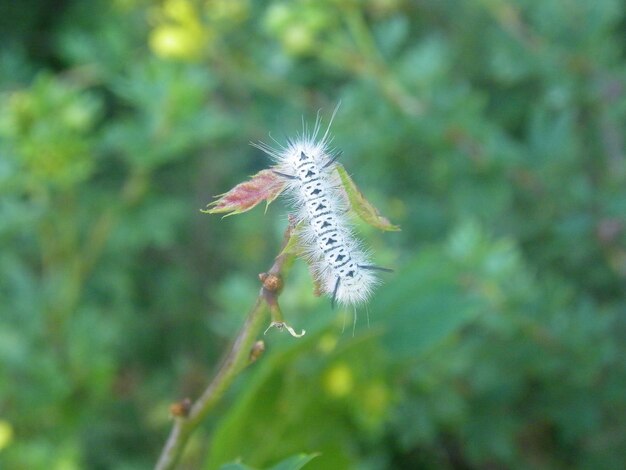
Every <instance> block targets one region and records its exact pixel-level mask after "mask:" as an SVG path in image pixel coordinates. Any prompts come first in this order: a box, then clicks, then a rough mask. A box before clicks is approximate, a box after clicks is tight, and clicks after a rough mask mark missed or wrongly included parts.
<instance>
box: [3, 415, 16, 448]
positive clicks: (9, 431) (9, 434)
mask: <svg viewBox="0 0 626 470" xmlns="http://www.w3.org/2000/svg"><path fill="white" fill-rule="evenodd" d="M12 440H13V426H11V423H9V422H8V421H5V420H0V451H1V450H2V449H4V448H5V447H7V446H8V445H9V444H11V441H12Z"/></svg>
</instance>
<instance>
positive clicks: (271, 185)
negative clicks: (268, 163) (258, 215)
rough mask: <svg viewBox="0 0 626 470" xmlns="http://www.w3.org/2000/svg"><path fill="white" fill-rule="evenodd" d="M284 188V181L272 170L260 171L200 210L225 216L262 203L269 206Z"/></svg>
mask: <svg viewBox="0 0 626 470" xmlns="http://www.w3.org/2000/svg"><path fill="white" fill-rule="evenodd" d="M284 188H285V180H284V178H281V177H280V176H279V175H277V174H276V173H274V172H273V171H272V170H262V171H259V172H258V173H257V174H256V175H254V176H253V177H252V178H250V179H249V180H248V181H246V182H244V183H240V184H238V185H237V186H235V187H234V188H233V189H231V190H230V191H228V192H227V193H224V194H221V195H220V196H218V198H219V199H217V200H216V201H213V202H212V203H210V204H208V205H207V209H205V210H203V209H201V212H204V213H206V214H223V213H226V215H225V216H224V217H226V216H229V215H235V214H241V213H242V212H246V211H249V210H250V209H252V208H253V207H254V206H256V205H257V204H259V203H260V202H262V201H267V204H268V205H269V204H270V203H271V202H272V201H273V200H274V199H276V198H277V197H278V195H279V194H280V193H281V192H282V191H283V189H284Z"/></svg>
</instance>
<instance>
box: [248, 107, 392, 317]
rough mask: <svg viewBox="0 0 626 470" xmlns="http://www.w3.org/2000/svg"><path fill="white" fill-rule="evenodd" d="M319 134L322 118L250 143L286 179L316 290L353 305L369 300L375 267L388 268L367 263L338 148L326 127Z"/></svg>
mask: <svg viewBox="0 0 626 470" xmlns="http://www.w3.org/2000/svg"><path fill="white" fill-rule="evenodd" d="M337 109H338V107H337V108H335V110H334V112H333V114H332V117H331V118H330V121H329V123H328V127H327V128H326V131H325V132H324V135H323V136H321V138H319V139H318V136H319V134H320V129H321V118H320V114H319V113H318V116H317V119H316V120H315V125H314V127H313V130H312V131H311V132H309V130H308V126H307V125H306V124H305V123H304V122H303V126H302V127H303V129H302V133H301V134H297V135H296V138H295V139H290V138H288V139H287V145H282V144H280V143H279V142H277V141H275V140H274V142H275V143H276V145H277V147H273V146H270V145H268V144H266V143H264V142H258V143H253V144H252V145H254V146H255V147H257V148H259V149H260V150H262V151H263V152H265V153H266V154H267V155H269V156H270V157H271V158H272V159H273V160H274V163H275V164H274V166H273V167H272V170H273V171H274V173H276V174H277V175H279V176H281V177H282V178H284V179H285V181H286V187H285V190H284V192H285V194H286V195H287V197H288V198H289V200H290V201H291V203H292V205H293V207H294V209H295V212H296V219H297V221H298V222H299V226H300V227H301V230H300V232H299V235H300V240H299V241H300V243H301V245H302V248H303V253H304V256H305V258H306V259H307V261H308V263H309V265H310V266H311V271H312V273H313V276H314V278H315V280H316V281H317V283H318V285H319V286H320V288H321V291H322V292H323V293H325V294H327V295H329V296H330V297H331V306H332V307H334V306H335V304H336V303H339V304H341V305H346V306H349V305H352V306H356V305H358V304H361V303H364V302H365V301H367V300H368V299H369V297H370V296H371V294H372V291H373V289H374V287H375V286H376V284H378V282H379V280H378V278H377V277H376V276H375V274H374V271H391V269H388V268H382V267H379V266H375V265H372V264H371V263H370V259H369V258H370V257H369V253H368V252H367V251H366V250H365V249H364V248H363V243H362V242H361V241H360V240H359V239H358V238H357V237H356V236H355V235H354V233H353V229H352V226H351V223H350V221H349V220H348V218H347V217H346V216H347V213H348V211H349V202H348V201H347V198H346V196H345V193H344V192H343V190H342V186H341V182H340V180H339V177H338V176H337V173H336V171H335V169H336V166H337V159H338V158H339V157H340V156H341V151H338V150H336V149H333V148H331V143H332V140H333V139H332V137H330V127H331V125H332V122H333V120H334V118H335V114H336V113H337Z"/></svg>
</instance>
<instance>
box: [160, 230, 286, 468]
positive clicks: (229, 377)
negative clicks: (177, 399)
mask: <svg viewBox="0 0 626 470" xmlns="http://www.w3.org/2000/svg"><path fill="white" fill-rule="evenodd" d="M293 228H294V227H293V224H290V225H289V227H287V230H286V231H285V236H284V238H283V244H282V246H281V249H280V251H279V253H281V254H280V255H278V256H277V257H276V259H275V260H274V264H273V265H272V267H271V268H270V270H269V271H268V272H267V273H264V274H262V275H260V278H261V280H262V282H263V287H262V288H261V291H260V292H259V296H258V297H257V299H256V302H255V304H254V306H253V307H252V309H251V310H250V313H249V314H248V317H247V318H246V321H245V323H244V325H243V326H242V327H241V330H239V333H238V334H237V337H236V338H235V341H234V342H233V344H232V346H231V348H230V350H229V351H228V353H227V354H226V356H225V357H224V359H223V360H222V363H221V365H220V366H219V368H218V370H217V373H216V374H215V376H214V377H213V380H211V382H210V383H209V385H208V387H207V388H206V389H205V390H204V392H203V393H202V395H201V396H200V398H198V399H197V400H196V402H195V403H194V404H192V405H191V406H190V407H183V409H184V408H188V412H187V411H186V410H185V412H181V413H173V414H174V420H175V421H174V427H173V428H172V430H171V432H170V435H169V437H168V439H167V442H166V443H165V446H164V447H163V450H162V451H161V456H160V457H159V460H158V462H157V464H156V466H155V470H166V469H173V468H175V467H176V465H177V463H178V461H179V460H180V457H181V455H182V454H183V451H184V450H185V445H186V444H187V441H188V440H189V437H190V436H191V434H192V433H193V432H194V431H195V429H196V428H197V427H198V426H199V425H200V423H202V421H203V420H204V418H205V417H206V415H207V414H208V413H209V412H210V411H211V410H212V409H213V408H214V407H215V405H216V404H217V403H218V402H219V400H220V399H221V398H222V396H223V394H224V392H225V391H226V390H227V389H228V387H229V386H230V385H231V383H232V382H233V380H234V379H235V377H237V375H238V374H239V373H240V372H241V371H242V370H243V369H245V367H246V366H247V365H248V364H250V363H251V362H254V360H256V357H255V351H257V350H258V349H259V346H258V344H256V343H255V340H256V337H257V336H258V335H259V333H260V332H261V329H262V327H263V324H264V318H265V316H266V313H267V311H268V309H269V310H270V311H273V310H276V309H278V302H277V298H278V294H279V293H280V290H281V288H282V280H281V271H282V269H283V265H284V264H285V261H286V260H287V258H288V257H290V256H292V255H290V254H288V253H282V252H283V249H284V248H285V246H287V243H288V242H289V239H290V238H291V234H292V232H293ZM257 357H258V356H257ZM177 409H178V408H177Z"/></svg>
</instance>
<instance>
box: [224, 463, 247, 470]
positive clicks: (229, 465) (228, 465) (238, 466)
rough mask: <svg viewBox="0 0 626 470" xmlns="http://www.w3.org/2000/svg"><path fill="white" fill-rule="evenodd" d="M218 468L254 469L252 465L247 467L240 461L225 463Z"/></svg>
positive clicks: (230, 469)
mask: <svg viewBox="0 0 626 470" xmlns="http://www.w3.org/2000/svg"><path fill="white" fill-rule="evenodd" d="M220 470H255V469H254V468H253V467H248V466H247V465H244V464H242V463H241V462H230V463H225V464H224V465H222V466H221V467H220Z"/></svg>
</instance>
